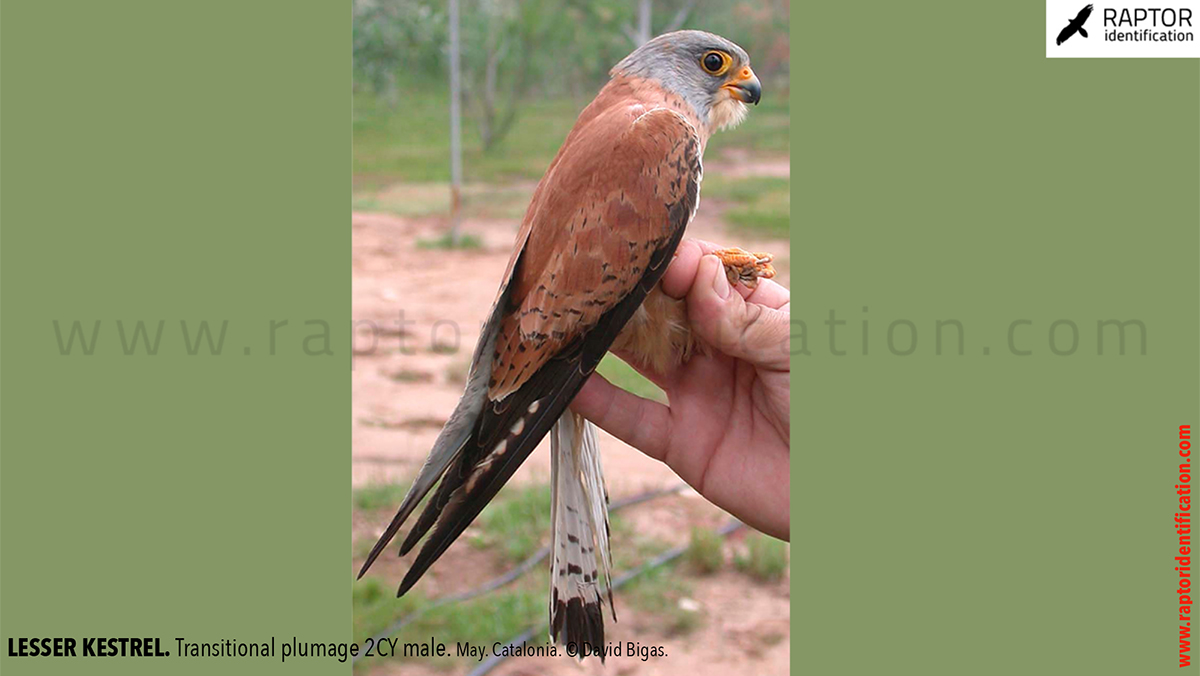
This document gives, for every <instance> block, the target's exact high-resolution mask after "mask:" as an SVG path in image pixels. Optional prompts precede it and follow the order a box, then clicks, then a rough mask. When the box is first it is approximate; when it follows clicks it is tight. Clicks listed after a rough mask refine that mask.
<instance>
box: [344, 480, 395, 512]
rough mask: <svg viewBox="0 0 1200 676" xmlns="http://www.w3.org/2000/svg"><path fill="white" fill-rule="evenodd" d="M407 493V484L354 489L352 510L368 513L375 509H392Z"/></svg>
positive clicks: (378, 485)
mask: <svg viewBox="0 0 1200 676" xmlns="http://www.w3.org/2000/svg"><path fill="white" fill-rule="evenodd" d="M406 493H408V484H407V483H404V484H398V483H397V484H384V483H380V484H368V485H366V486H361V487H359V488H355V489H354V492H353V500H354V509H356V510H358V511H360V512H370V511H374V510H377V509H393V508H395V507H396V505H398V504H400V501H401V500H403V499H404V495H405V494H406Z"/></svg>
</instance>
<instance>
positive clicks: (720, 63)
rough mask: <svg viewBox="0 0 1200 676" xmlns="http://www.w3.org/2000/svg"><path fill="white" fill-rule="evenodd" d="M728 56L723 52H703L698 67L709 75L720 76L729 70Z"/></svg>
mask: <svg viewBox="0 0 1200 676" xmlns="http://www.w3.org/2000/svg"><path fill="white" fill-rule="evenodd" d="M729 61H730V59H729V55H728V54H726V53H724V52H717V51H712V52H705V53H704V56H703V57H702V58H701V59H700V66H701V67H703V68H704V70H705V72H707V73H708V74H710V75H720V74H721V73H724V72H725V71H726V70H728V69H729Z"/></svg>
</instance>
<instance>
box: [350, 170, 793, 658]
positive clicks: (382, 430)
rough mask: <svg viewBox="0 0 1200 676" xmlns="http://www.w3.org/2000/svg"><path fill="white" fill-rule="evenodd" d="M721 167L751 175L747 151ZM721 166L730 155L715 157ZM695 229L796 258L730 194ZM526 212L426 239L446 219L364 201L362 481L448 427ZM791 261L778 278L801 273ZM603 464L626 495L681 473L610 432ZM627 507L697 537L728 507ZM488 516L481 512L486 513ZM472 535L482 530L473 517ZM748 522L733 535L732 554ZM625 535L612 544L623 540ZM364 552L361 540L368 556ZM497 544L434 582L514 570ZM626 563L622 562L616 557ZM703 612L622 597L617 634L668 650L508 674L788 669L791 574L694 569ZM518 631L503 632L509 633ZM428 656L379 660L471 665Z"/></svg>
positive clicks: (540, 459) (459, 554)
mask: <svg viewBox="0 0 1200 676" xmlns="http://www.w3.org/2000/svg"><path fill="white" fill-rule="evenodd" d="M759 169H760V173H762V174H765V175H779V173H780V172H783V175H785V176H786V171H787V164H786V161H784V162H782V163H780V162H772V163H767V164H764V165H763V166H761V167H760V168H759ZM721 170H722V171H724V170H728V171H731V172H738V173H739V175H747V174H746V173H745V172H747V171H749V172H751V174H750V175H753V173H754V168H753V167H751V168H749V169H747V168H746V167H745V166H743V165H741V163H738V165H737V167H736V168H729V167H722V168H721ZM711 171H713V172H714V173H715V172H716V171H718V168H717V167H713V168H712V169H711ZM701 199H702V203H701V207H700V210H699V213H698V214H697V217H696V220H695V222H693V224H692V225H691V226H690V227H689V232H688V236H690V237H694V238H700V239H707V240H710V241H714V242H719V243H723V244H727V245H736V246H741V247H743V248H746V249H750V250H754V251H770V252H772V253H774V254H776V256H777V258H778V259H779V260H783V261H786V260H787V258H788V255H789V254H788V243H787V242H786V241H780V240H770V239H757V240H756V239H755V238H754V237H753V236H752V235H747V234H746V233H744V232H741V231H739V232H737V233H731V232H729V231H728V230H727V228H726V227H725V226H724V223H723V222H722V221H721V219H720V214H721V211H722V209H723V205H721V204H720V203H714V202H712V201H706V200H704V199H703V193H702V198H701ZM517 226H518V221H517V220H515V219H476V220H467V221H466V222H464V223H463V230H464V232H466V233H469V234H473V235H475V236H477V237H479V238H480V239H481V241H482V243H483V245H482V247H480V248H479V249H474V250H439V249H425V248H420V247H419V246H418V245H417V243H418V241H420V240H432V239H435V238H437V237H438V236H440V235H441V234H442V233H443V232H444V228H445V223H444V222H443V221H442V220H441V219H439V218H433V217H416V218H405V217H398V216H393V215H386V214H379V213H365V212H362V213H360V212H355V213H354V214H353V217H352V228H353V313H354V318H355V322H356V331H355V356H354V370H353V376H352V391H353V406H352V411H353V436H352V440H353V482H354V485H355V486H356V487H358V486H363V485H367V484H376V483H384V482H398V481H399V482H407V481H409V480H410V479H411V478H412V477H413V476H414V475H415V473H416V471H417V470H418V469H419V467H420V465H421V463H422V462H423V460H424V458H425V454H426V453H427V452H428V450H429V448H430V447H431V446H432V444H433V441H434V439H435V438H436V436H437V434H438V431H439V430H440V428H441V425H442V423H443V422H445V419H446V417H447V416H448V415H449V413H450V411H451V410H453V408H454V405H455V403H456V402H457V401H458V397H459V395H460V394H461V392H462V385H463V379H464V378H465V374H466V367H467V364H468V363H469V360H470V357H471V352H472V350H473V348H474V345H475V341H476V339H477V338H478V334H479V327H480V322H482V320H483V319H484V318H485V316H486V314H487V312H488V310H489V308H490V307H491V304H492V301H493V299H494V295H495V292H496V289H497V286H498V284H499V281H500V277H501V275H502V274H503V272H504V269H505V266H506V264H507V261H508V257H509V251H510V247H511V245H512V240H513V237H514V236H515V234H516V230H517ZM789 269H790V266H788V265H786V264H785V265H782V266H780V271H781V277H780V279H779V280H778V281H780V282H781V283H783V284H784V285H787V284H788V274H787V271H788V270H789ZM548 447H549V444H548V442H543V444H542V445H541V446H540V447H539V448H538V449H537V450H536V451H535V452H534V453H533V455H532V456H531V457H530V459H529V460H528V461H526V462H525V464H524V465H523V466H522V467H521V468H520V470H519V471H518V472H517V474H516V475H515V476H514V478H513V479H512V482H514V483H520V482H537V483H546V482H548V481H549V455H548ZM601 447H602V448H603V452H604V469H605V474H606V478H607V481H608V487H609V492H610V494H611V496H612V499H613V500H619V499H620V498H622V497H624V496H629V495H633V494H637V493H641V492H644V491H647V490H652V489H656V488H664V487H668V486H672V485H675V484H676V483H678V481H679V480H678V478H676V477H675V475H674V474H673V473H672V472H671V471H670V470H669V469H668V468H667V467H666V466H665V465H662V464H660V463H658V462H657V461H654V460H651V459H649V458H647V457H646V456H644V455H643V454H641V453H640V452H638V451H637V450H635V449H633V448H630V447H629V446H626V445H625V444H623V443H622V442H620V441H618V440H617V439H615V438H612V437H610V436H608V435H606V434H603V433H602V438H601ZM623 517H624V518H625V519H627V520H629V521H631V522H632V523H633V524H634V526H635V527H636V528H637V529H638V530H639V532H647V533H653V534H655V535H656V536H657V537H659V538H660V539H661V540H663V541H664V542H665V543H667V544H668V545H672V546H673V545H675V544H681V543H686V542H687V539H688V534H689V531H690V529H691V527H692V526H694V525H703V526H705V527H710V528H711V527H717V526H719V525H721V524H723V523H725V522H726V521H727V520H728V519H729V517H728V516H727V515H725V514H724V513H723V512H722V511H721V510H719V509H717V508H716V507H713V506H712V505H710V504H709V503H708V502H707V501H705V500H704V499H703V498H702V497H700V496H698V495H696V494H695V493H691V492H688V493H685V494H683V495H677V496H672V497H667V498H661V499H658V500H656V501H653V502H650V503H646V504H643V505H640V506H637V507H633V508H631V509H629V510H626V511H625V512H624V513H623ZM384 525H385V524H384V523H382V522H381V523H373V522H371V521H370V520H369V519H365V518H363V517H362V516H361V515H356V516H355V522H354V529H355V539H356V540H359V539H374V537H376V536H377V535H378V534H379V533H380V532H382V529H383V527H384ZM475 527H477V526H475ZM468 535H469V531H468ZM740 539H741V537H740V536H735V537H734V538H732V540H731V541H730V542H729V543H727V545H726V555H727V557H728V556H731V554H732V552H733V551H734V550H735V549H736V548H737V547H738V544H739V540H740ZM621 546H622V543H621V542H620V541H614V542H613V544H612V547H613V550H614V553H615V552H616V551H617V550H619V549H620V548H621ZM361 556H362V553H361V552H355V554H354V558H355V561H356V562H359V561H361V558H359V557H361ZM406 568H407V562H406V561H402V560H399V559H397V557H396V556H395V555H394V553H393V552H389V554H386V555H384V556H382V557H380V559H379V561H378V563H377V564H376V566H375V567H374V568H373V569H372V572H371V575H374V576H382V578H383V579H384V580H385V581H386V582H387V583H388V584H389V585H393V586H394V585H396V584H398V583H399V581H400V579H401V577H402V576H403V573H404V571H405V570H406ZM505 568H506V567H505V566H504V565H503V564H501V563H499V562H498V561H497V559H496V557H495V556H493V555H492V554H491V553H489V552H487V551H481V550H479V549H477V548H474V547H471V546H467V545H466V544H465V543H462V542H459V543H456V544H455V545H454V546H452V547H451V548H450V550H449V551H448V552H447V553H446V555H445V556H443V557H442V559H441V560H439V562H438V564H437V565H435V566H434V567H433V569H432V570H431V571H430V573H429V574H427V575H426V576H425V578H424V579H423V580H422V582H421V585H422V587H423V589H424V591H425V593H426V594H427V595H428V596H431V597H432V596H441V595H443V594H447V593H454V592H458V591H462V590H464V589H467V588H469V587H474V586H477V585H478V584H480V583H482V582H483V581H486V580H488V579H491V578H492V577H494V576H496V575H498V574H500V573H501V572H503V571H504V570H505ZM617 572H620V571H617ZM690 584H691V585H692V589H693V590H694V598H693V600H694V602H695V603H696V604H698V611H697V612H699V613H700V615H701V621H700V623H699V625H698V628H696V629H694V630H693V631H690V632H688V633H685V634H680V635H669V634H668V633H665V632H664V631H662V629H661V627H659V626H658V623H657V622H656V617H655V615H654V613H652V612H644V611H639V610H637V609H635V608H632V607H631V606H630V604H628V603H625V604H622V600H621V595H620V592H618V593H617V599H616V601H617V612H618V618H619V620H620V621H619V622H617V623H615V624H614V623H611V622H608V624H607V630H608V631H607V633H608V635H610V636H611V637H612V640H614V641H617V640H619V641H622V642H625V641H638V642H640V643H642V644H644V645H645V644H649V645H662V646H664V647H665V650H666V652H667V655H668V657H667V658H666V659H650V660H648V661H641V660H639V659H636V658H634V659H630V658H623V659H615V658H614V659H613V660H611V661H610V662H609V664H608V666H607V667H606V669H605V670H603V671H602V670H601V668H600V664H599V662H598V661H596V660H591V659H589V660H587V661H586V662H585V663H584V664H582V665H581V664H578V663H576V662H575V661H574V660H571V659H569V658H561V659H557V660H548V659H545V658H517V659H511V660H508V661H507V662H506V663H505V664H504V665H502V666H501V667H500V668H499V669H498V670H497V671H496V672H494V673H498V674H505V675H515V674H551V673H553V674H560V673H562V674H590V673H596V674H599V673H607V674H622V675H624V674H637V675H639V676H640V675H647V676H648V675H652V674H676V673H687V674H691V675H693V676H705V675H707V674H714V675H715V674H722V675H723V674H727V673H738V674H784V673H787V672H788V664H789V661H788V650H789V648H788V641H787V640H786V639H787V637H788V634H789V629H790V620H789V608H788V604H789V591H788V578H787V577H785V578H784V579H783V580H782V581H780V582H776V583H761V582H757V581H755V580H753V579H752V578H750V577H749V576H746V575H744V574H741V573H739V572H737V571H736V570H735V569H734V568H733V567H732V566H726V567H725V569H724V570H723V571H722V572H720V573H718V574H716V575H713V576H710V577H697V578H696V579H695V580H694V581H691V582H690ZM507 638H509V637H499V636H498V637H496V640H506V639H507ZM472 666H473V665H471V664H462V665H461V666H456V667H455V668H454V669H453V671H451V672H447V671H444V670H439V669H437V668H436V667H434V666H430V665H426V664H402V663H401V662H399V661H396V660H386V661H379V662H376V667H375V668H373V669H372V672H371V673H396V674H399V673H404V674H425V673H437V674H446V673H466V672H467V671H468V670H469V669H470V668H471V667H472Z"/></svg>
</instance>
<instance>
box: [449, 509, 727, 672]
mask: <svg viewBox="0 0 1200 676" xmlns="http://www.w3.org/2000/svg"><path fill="white" fill-rule="evenodd" d="M743 526H745V524H743V523H742V522H741V521H738V520H736V519H735V520H733V521H730V522H729V523H727V524H725V525H724V526H722V527H721V529H720V530H718V531H717V535H719V536H721V537H722V538H725V537H728V536H729V535H730V534H732V533H734V532H736V531H737V530H738V529H739V528H742V527H743ZM686 551H687V545H680V546H678V547H676V548H674V549H670V550H668V551H665V552H663V553H662V554H659V555H658V556H656V557H654V558H653V559H651V560H649V561H647V562H645V563H643V564H642V565H640V566H638V567H637V568H634V569H633V570H630V571H626V572H625V573H623V574H621V575H618V576H617V577H616V578H615V579H613V583H612V588H613V590H616V589H619V588H621V587H622V586H623V585H624V584H625V583H626V582H629V581H630V580H632V579H633V578H635V577H637V576H639V575H641V574H642V573H645V572H647V571H650V570H653V569H655V568H658V567H659V566H662V565H665V564H668V563H670V562H671V561H674V560H675V559H677V558H679V557H680V556H683V553H684V552H686ZM546 627H547V624H546V623H545V622H543V623H542V624H540V625H538V626H536V627H532V628H530V629H529V630H527V631H525V632H524V633H522V634H521V635H519V636H517V637H516V638H513V639H512V640H510V641H509V642H508V643H506V644H505V646H504V648H501V649H500V652H501V653H502V655H495V654H493V655H492V656H491V657H489V658H487V659H486V660H485V661H484V662H483V663H482V664H480V665H479V666H478V667H476V668H475V669H474V671H472V672H471V673H469V674H467V676H484V674H487V673H488V672H490V671H491V670H492V669H495V668H496V667H498V666H500V663H501V662H503V661H504V660H506V659H508V657H509V655H511V654H512V653H513V652H514V650H513V649H515V648H517V647H518V646H522V645H525V644H526V643H528V642H529V641H530V640H531V639H532V638H533V637H534V636H536V635H537V634H538V632H541V631H545V630H546Z"/></svg>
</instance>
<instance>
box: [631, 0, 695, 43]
mask: <svg viewBox="0 0 1200 676" xmlns="http://www.w3.org/2000/svg"><path fill="white" fill-rule="evenodd" d="M695 8H696V0H684V2H683V3H682V4H680V5H679V9H678V10H676V11H675V14H674V16H672V17H671V20H670V21H668V22H667V23H666V24H665V25H664V26H663V29H662V32H663V33H670V32H671V31H677V30H679V29H680V28H682V27H683V23H684V22H685V21H687V20H688V17H689V16H691V14H692V10H693V9H695ZM652 10H653V7H652V3H651V0H638V26H637V30H636V31H635V30H634V29H633V28H631V27H630V26H629V24H625V25H624V26H621V30H623V31H624V32H625V37H627V38H629V40H630V41H631V42H633V44H634V46H635V47H641V46H642V45H644V44H646V43H647V42H649V41H650V38H652V37H654V29H653V27H652V21H651V20H652V19H653V18H654V12H653V11H652Z"/></svg>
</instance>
